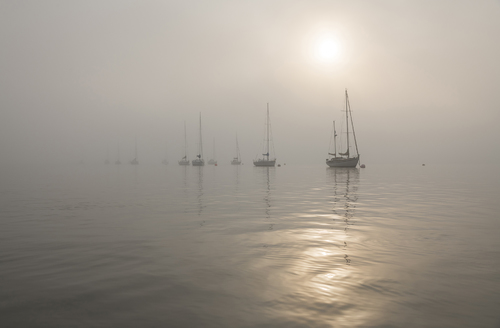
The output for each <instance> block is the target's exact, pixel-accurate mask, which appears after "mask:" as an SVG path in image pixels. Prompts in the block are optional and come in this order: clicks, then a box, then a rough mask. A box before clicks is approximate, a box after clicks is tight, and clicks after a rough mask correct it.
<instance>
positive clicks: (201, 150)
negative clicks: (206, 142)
mask: <svg viewBox="0 0 500 328" xmlns="http://www.w3.org/2000/svg"><path fill="white" fill-rule="evenodd" d="M199 157H200V159H202V158H203V144H202V140H201V113H200V154H199Z"/></svg>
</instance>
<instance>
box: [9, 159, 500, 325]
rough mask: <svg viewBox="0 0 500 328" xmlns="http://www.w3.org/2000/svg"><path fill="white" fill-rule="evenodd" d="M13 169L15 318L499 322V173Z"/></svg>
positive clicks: (53, 321) (13, 321)
mask: <svg viewBox="0 0 500 328" xmlns="http://www.w3.org/2000/svg"><path fill="white" fill-rule="evenodd" d="M1 180H2V181H1V182H2V183H1V186H0V193H1V199H0V205H1V206H0V210H1V212H0V213H1V214H0V215H1V216H0V217H1V221H0V224H1V230H0V237H1V239H0V290H1V298H0V321H1V322H2V323H3V324H2V326H5V327H7V326H10V327H16V326H17V327H20V326H24V327H26V326H36V327H89V326H103V327H104V326H106V327H109V326H120V327H137V326H154V327H156V326H158V327H159V326H162V327H165V326H175V327H196V326H203V327H402V326H405V327H458V326H461V327H467V326H468V327H497V326H500V314H498V309H499V308H500V270H499V268H500V238H498V236H499V232H500V218H499V215H498V213H500V202H499V201H498V199H500V183H499V178H498V174H496V172H495V171H488V170H484V169H483V170H479V169H467V168H463V169H456V168H455V169H453V170H451V169H447V168H433V167H430V166H426V167H421V166H414V167H398V168H388V167H368V168H366V169H335V168H327V167H324V166H322V165H317V166H293V165H287V166H282V167H276V168H256V167H252V166H250V165H243V166H231V165H229V164H228V165H223V164H221V165H219V166H217V167H215V166H206V167H181V166H177V165H169V166H162V165H161V164H158V165H153V164H151V165H142V164H141V165H139V166H130V165H121V166H118V167H117V166H116V165H78V166H76V165H75V166H67V167H64V168H59V169H57V170H46V169H33V168H30V169H29V170H27V169H25V170H20V171H18V173H16V174H8V175H3V176H2V178H1Z"/></svg>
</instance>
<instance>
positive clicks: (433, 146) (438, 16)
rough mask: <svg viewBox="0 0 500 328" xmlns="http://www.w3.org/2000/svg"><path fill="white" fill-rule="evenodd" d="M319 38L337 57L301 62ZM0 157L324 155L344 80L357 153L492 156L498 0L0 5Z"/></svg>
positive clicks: (416, 157) (499, 101) (382, 159)
mask: <svg viewBox="0 0 500 328" xmlns="http://www.w3.org/2000/svg"><path fill="white" fill-rule="evenodd" d="M325 36H329V37H330V38H332V40H334V42H335V45H336V46H337V47H338V49H339V50H338V54H337V56H336V57H335V58H333V59H331V60H329V61H326V62H325V61H321V60H319V59H318V58H316V57H315V54H317V47H318V46H317V45H318V42H320V41H321V40H323V39H324V38H325ZM0 49H1V52H0V90H1V97H0V152H1V154H2V155H1V157H0V165H4V166H11V165H15V164H16V163H20V162H24V161H31V162H37V161H39V162H43V163H50V162H51V161H58V162H77V161H79V160H80V159H84V160H85V161H87V162H96V163H97V162H102V161H103V160H104V159H105V156H106V148H107V147H108V148H109V153H110V159H111V160H114V159H115V156H116V147H117V143H118V142H119V143H120V148H121V155H122V156H121V157H122V161H128V160H130V159H131V158H132V151H133V145H134V138H135V137H137V140H138V145H139V157H140V160H141V162H151V163H159V162H160V161H161V160H162V159H163V157H164V156H165V151H166V150H167V154H168V159H169V161H170V162H171V163H172V164H173V165H175V162H176V161H177V160H178V159H179V158H180V157H181V156H182V155H181V154H182V153H183V147H182V145H183V122H184V121H186V125H187V129H188V142H189V153H190V157H191V159H192V158H193V157H194V154H195V150H196V144H195V141H196V139H197V133H198V130H197V129H198V115H199V113H200V112H201V113H202V117H203V137H204V149H205V158H206V159H208V158H209V157H211V154H212V143H213V138H215V139H216V148H217V159H218V160H219V163H227V164H229V161H230V160H231V158H232V157H233V156H234V153H235V134H236V133H238V138H239V141H240V150H241V154H242V157H243V160H244V162H246V163H247V164H250V161H251V159H253V158H255V156H256V155H257V154H260V153H261V144H262V138H263V131H264V121H265V110H266V103H267V102H269V103H270V111H271V122H272V129H273V137H274V144H275V148H276V155H277V158H278V162H279V163H283V162H286V163H303V164H313V163H324V160H325V158H326V156H327V152H328V145H329V142H330V134H331V128H332V121H333V120H337V121H340V119H341V115H342V113H341V109H342V107H343V102H344V89H345V88H347V89H348V90H349V96H350V100H351V107H352V110H353V116H354V123H355V126H356V133H357V137H358V143H359V148H360V153H361V162H363V163H366V164H367V166H368V165H369V163H374V164H375V163H376V164H380V165H383V164H384V163H390V164H391V165H392V164H401V163H418V164H420V163H440V164H446V163H466V164H474V163H476V162H477V160H478V158H482V159H483V160H484V161H486V162H489V163H493V162H494V161H497V160H499V159H500V154H499V150H500V146H499V145H498V144H499V140H500V132H499V131H500V129H499V128H498V127H497V126H498V123H499V122H500V92H499V86H500V63H499V60H500V59H499V58H500V2H499V1H498V0H497V1H493V0H479V1H478V0H474V1H472V0H469V1H464V0H439V1H435V0H432V1H431V0H424V1H401V0H393V1H390V0H380V1H368V0H366V1H356V0H354V1H334V0H328V1H310V0H309V1H293V0H290V1H255V0H252V1H123V0H119V1H118V0H116V1H0Z"/></svg>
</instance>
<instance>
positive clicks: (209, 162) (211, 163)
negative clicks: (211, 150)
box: [208, 159, 217, 165]
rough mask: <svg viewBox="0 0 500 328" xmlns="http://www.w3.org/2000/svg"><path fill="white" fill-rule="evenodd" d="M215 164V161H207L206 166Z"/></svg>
mask: <svg viewBox="0 0 500 328" xmlns="http://www.w3.org/2000/svg"><path fill="white" fill-rule="evenodd" d="M215 164H217V161H214V160H213V159H211V160H209V161H208V165H215Z"/></svg>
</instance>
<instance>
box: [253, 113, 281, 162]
mask: <svg viewBox="0 0 500 328" xmlns="http://www.w3.org/2000/svg"><path fill="white" fill-rule="evenodd" d="M270 125H271V123H270V121H269V103H268V104H267V120H266V139H265V140H264V144H265V150H264V151H265V153H264V154H262V156H263V157H262V158H259V159H257V160H254V161H253V165H255V166H274V165H275V164H276V158H273V159H271V158H270V157H269V143H270V138H269V128H270Z"/></svg>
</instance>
